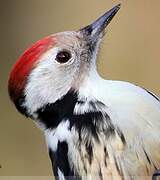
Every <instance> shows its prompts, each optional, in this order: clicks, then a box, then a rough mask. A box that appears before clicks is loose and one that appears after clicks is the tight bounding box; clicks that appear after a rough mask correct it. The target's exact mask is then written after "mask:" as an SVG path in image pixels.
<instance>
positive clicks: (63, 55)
mask: <svg viewBox="0 0 160 180" xmlns="http://www.w3.org/2000/svg"><path fill="white" fill-rule="evenodd" d="M71 58H72V55H71V52H70V51H68V50H61V51H59V52H58V53H57V55H56V58H55V60H56V61H57V62H58V63H61V64H64V63H66V62H68V61H69V60H70V59H71Z"/></svg>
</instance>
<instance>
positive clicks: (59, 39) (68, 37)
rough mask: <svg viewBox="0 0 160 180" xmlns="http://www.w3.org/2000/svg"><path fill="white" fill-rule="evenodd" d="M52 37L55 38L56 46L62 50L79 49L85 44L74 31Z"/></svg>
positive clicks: (80, 36)
mask: <svg viewBox="0 0 160 180" xmlns="http://www.w3.org/2000/svg"><path fill="white" fill-rule="evenodd" d="M54 36H55V38H56V46H60V47H64V48H65V47H66V48H67V47H68V48H76V47H77V48H79V47H80V46H82V44H83V43H85V41H84V39H83V36H82V35H81V34H80V33H79V32H76V31H66V32H60V33H57V34H55V35H54Z"/></svg>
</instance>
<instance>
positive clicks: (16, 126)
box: [0, 0, 160, 176]
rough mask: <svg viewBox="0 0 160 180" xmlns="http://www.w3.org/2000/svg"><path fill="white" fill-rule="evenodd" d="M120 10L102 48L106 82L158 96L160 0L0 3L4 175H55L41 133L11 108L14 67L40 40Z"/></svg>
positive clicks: (0, 124) (5, 0) (0, 146)
mask: <svg viewBox="0 0 160 180" xmlns="http://www.w3.org/2000/svg"><path fill="white" fill-rule="evenodd" d="M119 2H121V3H122V8H121V10H120V11H119V12H118V14H117V15H116V17H115V18H114V19H113V21H112V22H111V24H110V26H109V28H108V33H107V35H106V36H105V38H104V41H103V45H102V48H101V55H100V61H99V70H100V73H101V75H102V76H103V77H105V78H109V79H118V80H125V81H130V82H133V83H136V84H138V85H140V86H143V87H145V88H147V89H149V90H151V91H152V92H154V93H156V94H157V95H160V83H159V82H160V70H159V69H160V1H159V0H153V1H151V0H121V1H119V0H115V1H111V0H87V1H86V0H76V1H75V0H27V1H26V0H0V36H1V37H0V63H1V64H0V72H1V76H0V165H1V168H0V175H1V176H2V175H30V176H32V175H38V176H41V175H51V164H50V161H49V158H48V154H47V148H46V146H45V140H44V137H43V134H42V132H41V131H40V130H39V129H38V128H36V127H35V125H34V123H33V122H32V121H31V120H29V119H25V118H24V117H22V116H21V115H20V114H19V113H18V112H17V111H16V109H15V108H14V106H13V105H12V104H11V103H10V100H9V98H8V94H7V79H8V74H9V72H10V69H11V66H12V65H13V64H14V63H15V61H16V59H17V58H18V57H19V56H20V54H21V53H22V52H23V51H24V50H25V49H26V48H27V47H28V46H30V45H31V44H32V43H33V42H35V41H36V40H38V39H40V38H42V37H44V36H46V35H48V34H51V33H55V32H59V31H64V30H74V29H75V30H76V29H78V28H80V27H83V26H84V25H87V24H89V23H90V22H92V21H93V20H94V19H95V18H97V17H98V16H100V15H101V14H102V13H104V12H105V11H106V10H109V9H110V8H111V7H112V6H113V5H115V4H117V3H119Z"/></svg>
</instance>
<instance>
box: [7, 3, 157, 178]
mask: <svg viewBox="0 0 160 180" xmlns="http://www.w3.org/2000/svg"><path fill="white" fill-rule="evenodd" d="M119 9H120V4H118V5H116V6H115V7H113V8H112V9H111V10H109V11H107V12H106V13H105V14H104V15H102V16H101V17H100V18H98V19H97V20H96V21H94V22H93V23H92V24H90V25H88V26H86V27H84V28H81V29H80V30H78V31H67V32H60V33H56V34H53V35H50V36H47V37H45V38H43V39H41V40H39V41H38V42H36V43H35V44H34V45H33V46H32V47H30V48H29V49H27V50H26V51H25V52H24V54H23V55H22V56H21V57H20V58H19V60H18V61H17V62H16V64H15V65H14V66H13V69H12V70H11V73H10V77H9V81H8V89H9V95H10V98H11V100H12V101H13V103H14V104H15V106H16V108H17V109H18V111H19V112H20V113H22V114H23V115H25V116H26V117H29V118H31V119H33V121H34V122H35V123H36V124H37V125H38V126H39V127H40V128H41V129H42V130H43V131H44V135H45V138H46V142H47V147H48V151H49V156H50V159H51V162H52V166H53V172H54V176H55V177H56V179H59V180H65V179H66V180H68V179H82V180H88V179H96V180H102V179H103V180H106V179H107V180H108V179H116V180H117V179H120V180H122V179H125V180H131V179H132V180H139V179H140V180H143V179H151V177H152V175H153V174H154V173H155V172H156V173H157V170H158V168H159V167H160V99H159V98H158V97H157V96H155V95H154V94H152V93H151V92H149V91H147V90H145V89H143V88H141V87H139V86H136V85H134V84H131V83H129V82H124V81H115V80H114V81H113V80H104V79H102V78H101V77H100V75H99V74H98V72H97V68H96V61H97V55H98V50H99V46H100V42H101V40H102V38H103V36H104V34H105V33H104V32H105V29H106V27H107V25H108V24H109V23H110V21H111V20H112V18H113V17H114V16H115V14H116V13H117V12H118V10H119ZM154 177H155V176H154Z"/></svg>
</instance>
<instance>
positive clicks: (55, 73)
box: [23, 47, 75, 114]
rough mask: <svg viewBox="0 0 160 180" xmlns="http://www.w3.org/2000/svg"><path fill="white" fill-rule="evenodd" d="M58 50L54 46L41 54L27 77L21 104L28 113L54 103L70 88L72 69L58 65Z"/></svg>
mask: <svg viewBox="0 0 160 180" xmlns="http://www.w3.org/2000/svg"><path fill="white" fill-rule="evenodd" d="M58 51H59V48H58V47H55V48H54V49H51V50H49V51H48V52H47V53H46V54H45V55H44V56H42V57H41V60H40V61H39V63H38V64H37V66H36V67H35V69H33V71H32V72H31V74H30V76H29V78H28V82H27V85H26V88H25V92H24V94H25V97H26V98H25V102H24V104H23V105H24V106H25V107H27V110H28V113H29V114H34V112H36V111H37V110H38V109H39V108H41V107H43V106H44V105H46V104H48V103H54V102H55V101H56V100H58V99H60V98H61V97H63V96H64V95H65V94H66V93H67V92H68V90H69V89H70V88H71V81H72V80H73V75H72V74H73V73H75V72H74V69H73V68H70V69H67V67H60V66H61V65H60V64H57V63H56V61H55V58H56V55H57V52H58ZM65 71H67V73H66V72H65ZM64 74H65V76H64Z"/></svg>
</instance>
